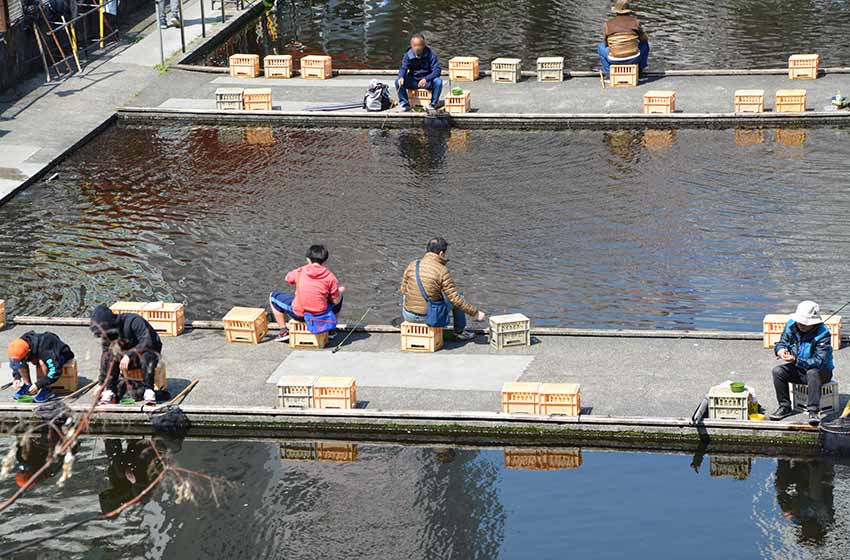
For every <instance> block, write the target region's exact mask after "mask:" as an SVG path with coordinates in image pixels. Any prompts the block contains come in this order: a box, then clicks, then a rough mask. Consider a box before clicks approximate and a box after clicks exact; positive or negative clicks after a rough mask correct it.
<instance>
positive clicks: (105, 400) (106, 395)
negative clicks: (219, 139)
mask: <svg viewBox="0 0 850 560" xmlns="http://www.w3.org/2000/svg"><path fill="white" fill-rule="evenodd" d="M99 402H100V404H115V403H117V402H118V399H116V398H115V393H113V392H112V391H110V390H109V389H104V390H103V392H102V393H101V394H100V401H99Z"/></svg>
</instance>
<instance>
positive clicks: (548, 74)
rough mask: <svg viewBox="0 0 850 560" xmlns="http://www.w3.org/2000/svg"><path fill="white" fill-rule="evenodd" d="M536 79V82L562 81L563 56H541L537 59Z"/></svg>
mask: <svg viewBox="0 0 850 560" xmlns="http://www.w3.org/2000/svg"><path fill="white" fill-rule="evenodd" d="M537 81H538V82H563V81H564V57H563V56H541V57H540V58H538V59H537Z"/></svg>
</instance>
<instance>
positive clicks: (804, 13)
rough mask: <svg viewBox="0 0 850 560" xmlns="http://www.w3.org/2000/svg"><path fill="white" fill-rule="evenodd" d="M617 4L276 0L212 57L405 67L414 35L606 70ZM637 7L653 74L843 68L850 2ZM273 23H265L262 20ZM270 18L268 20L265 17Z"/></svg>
mask: <svg viewBox="0 0 850 560" xmlns="http://www.w3.org/2000/svg"><path fill="white" fill-rule="evenodd" d="M612 4H613V1H610V0H556V1H546V2H540V1H538V2H527V1H526V2H516V1H514V2H495V1H492V0H467V1H465V2H435V1H433V0H407V1H399V0H358V1H353V0H335V1H333V2H330V1H321V0H320V1H312V2H303V1H296V0H278V1H277V3H276V6H275V8H274V9H273V10H272V12H271V17H270V20H271V22H272V23H271V26H269V24H268V23H264V22H263V21H262V19H260V18H258V19H255V20H253V21H252V22H251V23H249V24H248V25H247V26H246V27H245V28H243V29H242V30H241V31H240V32H239V33H236V34H235V35H234V36H233V37H231V38H230V39H229V40H228V42H227V43H226V44H225V45H222V46H221V47H220V48H219V49H218V50H217V51H216V52H215V53H213V55H212V56H209V57H208V59H207V60H206V63H207V64H216V65H221V66H225V65H227V56H228V55H229V54H232V53H233V52H253V53H257V54H273V53H277V54H292V55H294V56H296V57H300V56H301V55H302V54H325V53H326V54H330V55H332V56H333V57H334V65H335V66H336V67H338V68H362V67H369V68H388V67H396V66H398V64H399V62H400V60H401V55H402V54H403V53H404V50H405V49H406V48H407V43H408V38H409V36H410V34H411V33H413V32H415V31H423V32H425V34H426V36H427V38H428V40H429V41H430V43H431V44H432V46H434V48H435V49H436V50H437V52H438V54H440V56H441V57H442V58H443V60H444V61H445V60H448V59H449V58H451V57H452V56H470V55H474V56H478V57H480V58H481V61H482V64H483V65H484V66H486V67H488V68H489V62H490V61H491V60H492V59H494V58H496V57H499V56H516V57H519V58H522V59H523V60H524V62H525V68H526V69H527V70H530V69H532V67H533V64H534V60H535V59H536V58H537V57H538V56H553V55H558V56H563V57H565V65H566V67H567V68H571V69H574V70H589V69H590V68H591V67H592V66H598V57H597V55H596V45H597V44H598V43H599V41H600V40H601V37H600V35H601V30H602V24H603V23H604V22H605V20H606V19H607V17H608V16H609V15H610V14H611V12H610V11H609V10H610V7H611V5H612ZM633 6H634V7H635V9H636V10H637V14H638V16H639V17H640V19H641V21H642V22H643V25H644V27H645V28H646V30H647V32H648V34H649V37H650V43H651V47H652V53H651V55H650V68H651V69H656V70H658V69H665V68H666V69H682V68H782V67H785V66H787V61H788V56H789V55H791V54H794V53H808V52H817V53H819V54H820V56H821V64H822V65H825V66H845V65H846V64H845V63H846V57H845V56H844V53H845V52H846V49H845V43H846V41H845V40H844V37H845V34H846V33H847V30H848V29H850V4H848V2H847V0H793V1H790V2H789V1H782V0H719V1H717V2H698V1H696V0H686V1H683V2H669V1H666V0H641V1H639V2H634V3H633ZM263 19H265V18H263ZM266 21H268V20H266Z"/></svg>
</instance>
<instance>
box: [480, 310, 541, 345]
mask: <svg viewBox="0 0 850 560" xmlns="http://www.w3.org/2000/svg"><path fill="white" fill-rule="evenodd" d="M490 345H491V346H493V347H494V348H496V349H498V350H500V349H502V348H507V347H510V346H531V320H529V318H528V317H526V316H525V315H523V314H522V313H511V314H510V315H494V316H492V317H490Z"/></svg>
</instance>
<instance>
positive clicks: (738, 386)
mask: <svg viewBox="0 0 850 560" xmlns="http://www.w3.org/2000/svg"><path fill="white" fill-rule="evenodd" d="M729 388H730V389H732V392H733V393H743V392H744V391H746V389H747V385H746V384H745V383H744V382H743V381H733V382H732V383H731V384H730V385H729Z"/></svg>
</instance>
